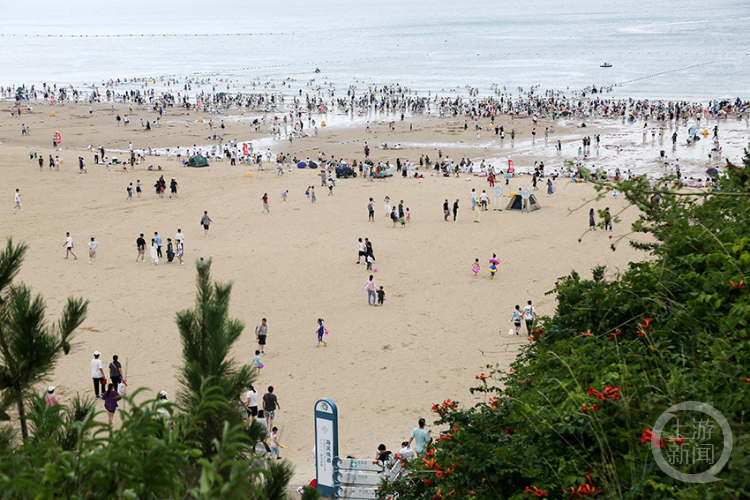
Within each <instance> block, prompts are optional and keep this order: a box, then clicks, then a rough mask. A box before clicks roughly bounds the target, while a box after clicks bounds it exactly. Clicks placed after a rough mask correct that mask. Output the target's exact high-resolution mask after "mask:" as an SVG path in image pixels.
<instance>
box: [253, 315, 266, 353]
mask: <svg viewBox="0 0 750 500" xmlns="http://www.w3.org/2000/svg"><path fill="white" fill-rule="evenodd" d="M267 334H268V325H266V318H263V320H262V321H261V323H260V325H258V326H257V327H255V340H256V341H257V342H258V350H259V351H260V355H261V356H265V355H266V351H265V349H266V335H267Z"/></svg>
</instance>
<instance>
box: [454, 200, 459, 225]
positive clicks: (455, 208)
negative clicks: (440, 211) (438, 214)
mask: <svg viewBox="0 0 750 500" xmlns="http://www.w3.org/2000/svg"><path fill="white" fill-rule="evenodd" d="M457 216H458V199H456V201H455V202H454V203H453V222H458V221H457V220H456V217H457Z"/></svg>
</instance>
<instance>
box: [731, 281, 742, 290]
mask: <svg viewBox="0 0 750 500" xmlns="http://www.w3.org/2000/svg"><path fill="white" fill-rule="evenodd" d="M729 283H730V284H731V285H732V286H733V287H734V289H735V290H742V285H744V284H745V280H742V281H740V282H739V283H737V284H735V283H734V281H732V280H729Z"/></svg>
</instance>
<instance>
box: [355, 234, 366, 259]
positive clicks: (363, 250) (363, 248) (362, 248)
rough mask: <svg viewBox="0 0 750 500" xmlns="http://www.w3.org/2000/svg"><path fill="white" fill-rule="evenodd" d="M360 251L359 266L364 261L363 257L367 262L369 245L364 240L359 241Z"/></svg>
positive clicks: (358, 256) (358, 254) (358, 253)
mask: <svg viewBox="0 0 750 500" xmlns="http://www.w3.org/2000/svg"><path fill="white" fill-rule="evenodd" d="M358 243H359V251H358V252H357V264H359V263H360V261H361V260H362V257H364V258H365V261H366V260H367V245H366V244H365V242H364V241H362V238H360V239H359V241H358Z"/></svg>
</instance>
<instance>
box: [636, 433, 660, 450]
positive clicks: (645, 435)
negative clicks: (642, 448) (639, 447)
mask: <svg viewBox="0 0 750 500" xmlns="http://www.w3.org/2000/svg"><path fill="white" fill-rule="evenodd" d="M653 437H654V433H653V432H651V429H646V430H644V431H643V435H641V443H648V442H649V441H650V442H652V443H653V444H654V446H656V447H657V448H663V447H664V441H663V440H662V439H657V440H656V441H654V440H653Z"/></svg>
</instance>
